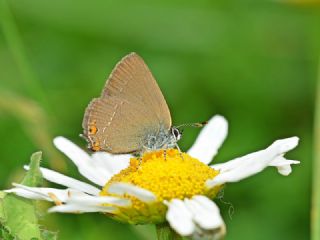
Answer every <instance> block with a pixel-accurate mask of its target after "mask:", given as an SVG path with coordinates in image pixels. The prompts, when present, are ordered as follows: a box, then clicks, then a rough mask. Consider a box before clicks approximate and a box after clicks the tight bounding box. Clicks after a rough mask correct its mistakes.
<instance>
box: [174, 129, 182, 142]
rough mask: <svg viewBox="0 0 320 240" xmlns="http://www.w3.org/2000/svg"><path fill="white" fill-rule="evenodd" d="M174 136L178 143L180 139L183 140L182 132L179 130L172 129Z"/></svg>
mask: <svg viewBox="0 0 320 240" xmlns="http://www.w3.org/2000/svg"><path fill="white" fill-rule="evenodd" d="M172 134H173V136H174V137H175V139H176V140H177V141H179V140H180V138H181V132H180V131H179V129H178V128H172Z"/></svg>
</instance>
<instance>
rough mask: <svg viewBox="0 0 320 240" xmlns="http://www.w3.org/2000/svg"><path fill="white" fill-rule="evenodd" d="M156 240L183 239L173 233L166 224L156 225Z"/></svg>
mask: <svg viewBox="0 0 320 240" xmlns="http://www.w3.org/2000/svg"><path fill="white" fill-rule="evenodd" d="M156 229H157V236H158V240H182V239H183V238H182V237H181V236H180V235H179V234H177V233H176V232H175V231H173V230H172V229H171V228H170V226H169V224H168V223H161V224H157V225H156Z"/></svg>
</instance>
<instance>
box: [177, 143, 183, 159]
mask: <svg viewBox="0 0 320 240" xmlns="http://www.w3.org/2000/svg"><path fill="white" fill-rule="evenodd" d="M175 145H176V148H177V149H178V151H179V154H180V157H181V159H182V160H184V158H183V155H182V152H181V149H180V147H179V145H178V144H177V143H176V144H175Z"/></svg>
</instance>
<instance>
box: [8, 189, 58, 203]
mask: <svg viewBox="0 0 320 240" xmlns="http://www.w3.org/2000/svg"><path fill="white" fill-rule="evenodd" d="M4 192H6V193H14V194H16V195H18V196H20V197H24V198H29V199H34V200H45V201H49V202H52V201H53V200H52V199H51V198H50V197H49V196H47V195H44V194H42V193H35V192H30V191H28V190H25V189H22V188H11V189H9V190H5V191H4Z"/></svg>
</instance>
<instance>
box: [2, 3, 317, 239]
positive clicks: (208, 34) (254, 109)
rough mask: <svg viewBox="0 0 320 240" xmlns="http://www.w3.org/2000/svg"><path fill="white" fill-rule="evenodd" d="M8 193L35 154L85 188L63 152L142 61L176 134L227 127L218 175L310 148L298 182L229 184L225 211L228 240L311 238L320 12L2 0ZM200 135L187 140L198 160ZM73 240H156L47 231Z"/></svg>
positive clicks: (123, 232)
mask: <svg viewBox="0 0 320 240" xmlns="http://www.w3.org/2000/svg"><path fill="white" fill-rule="evenodd" d="M0 2H1V5H0V14H1V23H2V24H1V28H2V29H1V30H2V31H1V32H0V137H1V151H0V159H1V167H0V189H4V188H8V187H10V183H11V182H12V181H18V180H19V179H21V176H22V174H23V171H22V165H23V164H26V163H28V161H29V156H30V154H31V153H32V152H34V151H36V150H39V149H40V150H43V151H44V161H43V166H46V167H51V168H54V169H56V170H60V171H62V172H64V173H66V174H69V175H71V176H74V177H77V178H80V176H79V174H78V173H77V171H76V169H75V167H74V166H73V165H72V164H70V162H69V161H68V160H67V159H66V158H65V157H64V156H62V155H61V154H60V153H58V152H57V151H56V150H55V149H54V148H53V146H52V143H51V140H52V138H53V137H54V136H57V135H63V136H66V137H68V138H70V139H71V140H73V141H74V142H76V143H78V144H79V145H80V146H83V147H85V142H84V141H83V140H82V139H80V138H79V133H81V131H82V129H81V122H82V117H83V112H84V109H85V107H86V105H87V104H88V102H89V101H90V99H91V98H93V97H96V96H98V95H99V94H100V91H101V89H102V87H103V86H104V83H105V79H106V76H108V74H109V73H110V72H111V70H112V68H113V67H114V65H115V63H116V62H117V61H118V60H120V59H121V58H122V57H123V56H124V55H126V54H127V53H129V52H132V51H135V52H137V53H139V54H140V55H141V56H142V57H143V58H144V59H145V61H146V62H147V64H148V65H149V67H150V68H151V70H152V72H153V73H154V75H155V77H156V79H157V81H158V83H159V85H160V87H161V89H162V91H163V93H164V95H165V97H166V99H167V102H168V104H169V106H170V109H171V112H172V116H173V121H174V123H175V124H180V123H186V122H197V121H204V120H207V119H208V118H210V117H211V116H212V115H214V114H221V115H224V116H225V117H226V118H227V119H228V121H229V124H230V128H229V137H228V138H227V140H226V142H225V144H224V145H223V147H222V148H221V150H220V152H219V155H218V156H217V157H216V159H215V161H216V162H223V161H227V160H229V159H232V158H234V157H237V156H241V155H244V154H246V153H249V152H252V151H255V150H259V149H262V148H265V147H266V146H268V145H269V144H271V143H272V142H273V141H274V140H275V139H279V138H284V137H290V136H293V135H297V136H299V137H300V138H301V142H300V145H299V147H298V148H297V149H296V150H294V151H292V152H290V153H289V154H288V155H287V156H288V158H291V159H299V160H301V165H300V166H294V171H293V173H292V175H290V176H289V177H283V176H281V175H279V174H278V173H277V172H276V170H275V169H271V168H270V169H267V170H266V171H264V172H263V173H260V174H259V175H257V176H254V177H252V178H249V179H247V180H244V181H242V182H240V183H237V184H229V185H228V186H227V187H226V189H225V195H224V200H225V201H228V202H231V203H232V204H233V205H234V208H235V213H234V215H233V216H232V219H231V218H230V217H229V216H228V205H225V204H223V203H221V202H219V201H218V204H219V205H220V207H221V211H222V214H223V216H224V219H225V221H226V224H227V230H228V234H227V238H226V239H246V240H249V239H260V240H269V239H309V236H310V233H309V232H310V231H309V225H310V220H309V217H310V216H309V215H310V198H311V197H310V196H311V167H312V122H313V108H314V97H315V94H314V89H315V83H316V79H317V77H318V76H317V75H318V73H317V72H318V57H319V53H320V49H319V43H320V21H319V20H320V18H319V17H320V3H319V2H318V1H290V0H289V1H281V0H278V1H277V0H275V1H271V0H270V1H264V0H261V1H246V0H242V1H230V0H224V1H223V0H221V1H209V0H208V1H179V0H175V1H157V2H150V1H143V0H140V1H129V0H122V1H82V0H81V1H70V0H69V1H62V0H59V1H42V0H31V1H22V0H15V1H5V0H0ZM198 131H199V130H197V129H187V130H186V131H185V133H184V138H183V140H182V141H181V144H180V145H181V147H182V149H184V150H187V149H188V147H190V146H191V144H192V142H193V140H194V139H195V137H196V135H197V133H198ZM43 223H44V224H45V225H48V226H49V228H50V229H51V230H58V231H59V236H60V238H59V239H61V240H64V239H97V240H99V239H153V237H155V235H154V229H153V228H152V226H140V227H135V226H129V225H124V224H120V223H117V222H114V221H111V220H109V219H108V218H106V217H104V216H103V215H100V214H83V215H62V214H51V215H46V216H44V218H43Z"/></svg>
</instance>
